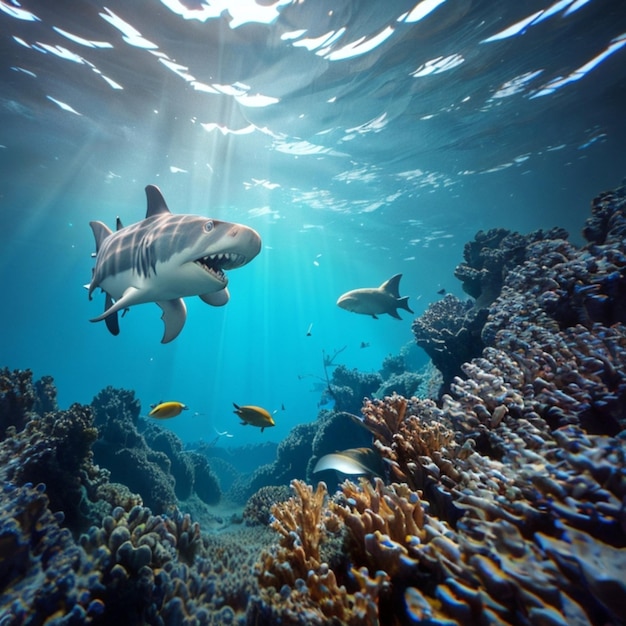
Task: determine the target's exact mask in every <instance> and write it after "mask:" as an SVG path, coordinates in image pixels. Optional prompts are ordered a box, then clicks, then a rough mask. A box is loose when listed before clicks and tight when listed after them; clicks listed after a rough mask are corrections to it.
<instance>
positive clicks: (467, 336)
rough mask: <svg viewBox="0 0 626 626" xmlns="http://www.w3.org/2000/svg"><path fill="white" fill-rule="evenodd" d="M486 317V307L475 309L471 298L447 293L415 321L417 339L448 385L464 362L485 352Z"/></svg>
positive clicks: (414, 327) (414, 331)
mask: <svg viewBox="0 0 626 626" xmlns="http://www.w3.org/2000/svg"><path fill="white" fill-rule="evenodd" d="M486 319H487V311H486V309H476V308H475V307H474V306H473V305H472V303H471V302H470V301H466V302H462V301H461V300H459V299H458V298H457V297H456V296H453V295H452V294H447V295H446V296H445V298H444V299H443V300H440V301H439V302H434V303H433V304H431V305H429V307H428V308H427V309H426V311H425V312H424V314H423V315H422V316H421V317H418V318H417V319H415V320H414V321H413V324H412V326H411V329H412V330H413V335H414V336H415V341H416V343H417V345H418V346H420V347H421V348H423V349H424V350H425V351H426V353H427V354H428V356H429V357H430V358H431V360H432V362H433V364H434V365H435V367H436V368H437V369H438V370H439V371H440V372H441V375H442V376H443V385H444V386H445V387H447V386H448V385H449V384H450V382H451V381H452V379H453V378H454V377H455V376H458V375H459V374H460V373H461V366H462V364H463V363H466V362H467V361H470V360H471V359H473V358H474V357H476V356H479V355H480V353H481V352H482V349H483V347H484V343H483V340H482V338H481V332H482V329H483V326H484V324H485V320H486Z"/></svg>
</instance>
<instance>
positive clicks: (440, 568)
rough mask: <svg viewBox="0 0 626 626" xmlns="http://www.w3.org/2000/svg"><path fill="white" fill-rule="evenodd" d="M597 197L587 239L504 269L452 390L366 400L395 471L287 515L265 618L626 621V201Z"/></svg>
mask: <svg viewBox="0 0 626 626" xmlns="http://www.w3.org/2000/svg"><path fill="white" fill-rule="evenodd" d="M593 206H594V216H593V217H592V222H591V223H589V224H588V226H587V228H586V230H585V232H586V233H588V234H589V236H590V237H591V235H593V238H594V241H593V242H592V243H590V244H589V245H587V246H584V247H583V248H580V249H579V248H576V247H575V246H574V245H572V244H570V243H569V242H567V241H566V240H565V239H563V238H562V231H559V230H555V231H550V234H549V235H545V234H543V235H542V236H541V237H534V238H530V239H529V240H526V241H525V242H524V246H523V249H524V256H523V260H522V261H521V262H520V258H521V257H513V260H514V261H515V262H513V263H511V264H509V265H507V264H502V265H501V268H506V271H505V272H500V270H499V273H498V276H499V279H498V280H501V285H500V288H499V292H498V294H496V295H497V297H496V298H495V299H494V300H493V301H492V302H491V304H490V306H489V309H488V317H487V320H486V324H485V326H484V329H483V332H482V340H483V342H484V344H485V346H486V347H485V348H484V349H483V350H482V352H481V353H480V354H479V355H477V356H476V357H475V358H473V359H471V360H468V361H466V362H464V363H463V364H462V365H461V367H460V375H459V376H456V377H454V378H452V380H451V381H450V385H449V393H446V394H444V395H443V396H442V397H441V398H440V399H439V400H437V401H434V400H430V399H418V398H410V399H407V398H403V397H401V396H398V395H393V396H390V397H385V398H383V399H381V400H367V399H366V400H365V402H364V405H363V408H362V414H361V416H360V418H359V419H360V421H361V424H362V426H363V427H364V428H365V429H366V430H367V431H368V432H369V433H371V435H372V436H373V438H374V446H375V449H376V450H377V451H378V452H379V454H380V455H381V456H382V457H383V458H384V459H386V461H387V463H388V464H389V466H390V472H391V475H392V477H393V480H395V481H397V482H394V483H392V484H389V485H385V484H384V483H383V482H382V481H381V480H380V479H375V480H374V482H373V484H372V483H370V482H368V481H361V483H360V484H358V485H357V484H355V483H352V482H350V481H346V482H344V483H343V484H342V485H341V486H340V490H339V492H337V493H336V494H335V495H333V496H328V494H327V493H326V490H325V488H324V487H323V485H321V484H320V485H318V488H317V490H315V491H313V490H312V489H310V488H309V489H307V488H306V486H305V485H303V484H298V483H294V485H293V486H294V489H295V492H296V493H295V496H294V497H293V498H292V500H291V501H290V502H289V503H287V504H285V505H277V506H275V507H274V508H273V509H272V513H273V515H274V516H275V518H276V521H275V522H273V523H272V527H273V528H274V529H275V530H276V531H277V532H278V533H279V538H280V539H279V547H278V548H275V549H273V550H269V551H267V552H266V553H265V554H264V556H263V558H262V560H261V566H260V570H261V573H260V576H259V581H260V584H261V586H262V588H263V589H262V591H261V593H260V596H259V598H258V599H257V600H256V601H255V603H254V608H253V609H251V610H252V611H253V612H254V613H255V614H256V615H257V616H258V620H259V621H258V623H262V624H269V623H272V620H275V621H281V620H282V621H284V622H287V623H294V624H296V623H304V621H303V618H300V617H298V615H299V614H298V613H297V611H296V609H297V608H298V607H300V608H301V609H302V610H303V611H304V612H305V613H306V615H307V619H309V620H310V622H311V623H320V624H321V623H328V621H331V620H333V619H335V620H339V621H340V622H341V623H348V624H350V623H360V624H379V623H384V624H390V625H391V624H406V623H419V622H423V623H429V624H444V623H445V624H469V623H499V624H539V623H541V624H547V623H549V624H569V623H579V624H607V623H612V624H622V623H625V621H626V613H625V612H624V609H623V606H622V604H623V603H622V594H623V592H624V591H625V590H626V587H625V585H624V574H625V570H624V565H623V564H624V563H625V562H626V524H625V523H624V520H625V519H626V517H625V512H624V502H626V445H625V439H626V437H625V436H624V432H625V427H626V415H625V410H624V407H625V406H626V396H625V395H624V394H625V392H626V326H625V325H624V319H623V315H624V306H625V303H624V293H625V291H624V289H623V280H624V278H623V277H624V275H625V274H626V244H625V240H624V238H623V233H624V232H626V227H625V224H626V220H625V218H624V216H625V208H626V194H624V193H623V190H618V191H617V192H615V193H613V194H608V195H603V196H602V197H601V199H600V200H598V201H596V202H594V205H593ZM493 284H495V283H493ZM490 297H491V296H490ZM442 328H443V325H442ZM338 542H339V543H340V545H341V548H340V549H337V543H338ZM333 548H334V550H333ZM320 585H322V586H323V587H322V588H323V589H324V593H323V594H321V593H320ZM357 607H360V608H359V609H357ZM325 620H326V621H325Z"/></svg>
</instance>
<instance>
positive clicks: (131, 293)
mask: <svg viewBox="0 0 626 626" xmlns="http://www.w3.org/2000/svg"><path fill="white" fill-rule="evenodd" d="M139 293H141V292H140V290H139V289H137V287H129V288H128V289H127V290H126V291H125V292H124V293H123V295H122V297H121V298H120V299H119V300H116V302H115V304H114V305H113V306H108V305H109V304H110V303H111V302H113V300H112V299H111V298H110V296H109V295H108V294H107V298H106V300H105V304H106V305H107V306H106V309H105V311H104V313H103V314H102V315H98V317H94V318H93V319H91V320H89V321H90V322H100V321H102V320H104V319H106V318H107V317H109V315H113V313H117V312H118V311H119V310H120V309H126V308H128V307H129V306H132V305H133V304H137V301H138V300H139V298H138V295H137V294H139ZM109 330H110V329H109Z"/></svg>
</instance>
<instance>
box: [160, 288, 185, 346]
mask: <svg viewBox="0 0 626 626" xmlns="http://www.w3.org/2000/svg"><path fill="white" fill-rule="evenodd" d="M157 304H158V305H159V306H160V307H161V309H162V310H163V315H161V319H162V320H163V323H164V324H165V331H164V332H163V339H161V343H168V342H170V341H172V339H176V337H178V334H179V333H180V331H181V330H182V329H183V326H184V325H185V320H186V319H187V307H186V306H185V303H184V302H183V300H182V298H178V299H176V300H160V301H159V302H157Z"/></svg>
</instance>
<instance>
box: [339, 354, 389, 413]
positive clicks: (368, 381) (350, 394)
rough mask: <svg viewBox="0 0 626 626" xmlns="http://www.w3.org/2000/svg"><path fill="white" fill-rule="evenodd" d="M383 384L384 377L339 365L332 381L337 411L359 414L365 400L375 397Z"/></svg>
mask: <svg viewBox="0 0 626 626" xmlns="http://www.w3.org/2000/svg"><path fill="white" fill-rule="evenodd" d="M381 384H382V377H381V375H380V374H378V373H375V372H372V373H363V372H359V371H358V370H357V369H348V368H347V367H346V366H345V365H337V367H336V368H335V369H334V371H333V375H332V377H331V381H330V388H331V390H332V396H333V398H334V400H335V403H336V404H335V410H336V411H347V412H348V413H356V412H358V410H359V407H360V406H361V401H362V400H363V398H365V397H368V396H371V395H373V393H374V392H375V391H376V390H377V389H378V388H379V387H380V385H381Z"/></svg>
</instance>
